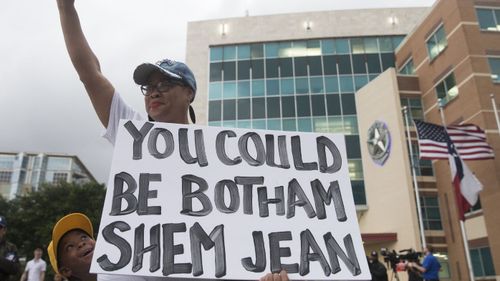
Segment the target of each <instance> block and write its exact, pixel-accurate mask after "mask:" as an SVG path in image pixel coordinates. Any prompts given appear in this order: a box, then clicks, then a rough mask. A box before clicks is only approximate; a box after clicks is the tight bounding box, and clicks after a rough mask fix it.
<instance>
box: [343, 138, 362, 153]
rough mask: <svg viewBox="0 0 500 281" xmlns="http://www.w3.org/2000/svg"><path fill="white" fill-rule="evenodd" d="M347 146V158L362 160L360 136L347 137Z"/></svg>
mask: <svg viewBox="0 0 500 281" xmlns="http://www.w3.org/2000/svg"><path fill="white" fill-rule="evenodd" d="M345 145H346V150H347V158H349V159H353V158H361V149H360V146H359V136H358V135H347V136H345Z"/></svg>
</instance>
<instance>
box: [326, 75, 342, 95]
mask: <svg viewBox="0 0 500 281" xmlns="http://www.w3.org/2000/svg"><path fill="white" fill-rule="evenodd" d="M338 79H339V78H338V77H337V76H325V87H326V92H327V93H338V92H339V80H338Z"/></svg>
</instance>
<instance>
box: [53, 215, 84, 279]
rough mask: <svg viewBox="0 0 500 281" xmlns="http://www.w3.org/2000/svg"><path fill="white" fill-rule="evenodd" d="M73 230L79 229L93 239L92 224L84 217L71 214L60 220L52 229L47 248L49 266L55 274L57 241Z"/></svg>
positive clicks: (57, 268) (56, 269)
mask: <svg viewBox="0 0 500 281" xmlns="http://www.w3.org/2000/svg"><path fill="white" fill-rule="evenodd" d="M73 229H81V230H83V231H85V232H86V233H87V234H88V235H89V236H90V237H92V239H94V230H93V228H92V223H91V222H90V220H89V218H88V217H87V216H86V215H84V214H81V213H72V214H69V215H67V216H64V217H63V218H61V219H60V220H59V221H58V222H57V223H56V225H54V228H53V229H52V241H50V243H49V246H48V247H47V252H48V254H49V259H50V264H51V265H52V268H53V269H54V271H55V272H56V273H59V267H58V265H57V247H58V246H59V240H61V238H62V237H63V236H64V234H66V233H67V232H69V231H71V230H73Z"/></svg>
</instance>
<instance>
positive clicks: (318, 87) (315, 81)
mask: <svg viewBox="0 0 500 281" xmlns="http://www.w3.org/2000/svg"><path fill="white" fill-rule="evenodd" d="M309 83H310V88H311V93H314V94H317V93H324V92H325V90H324V88H323V76H320V77H311V79H310V80H309Z"/></svg>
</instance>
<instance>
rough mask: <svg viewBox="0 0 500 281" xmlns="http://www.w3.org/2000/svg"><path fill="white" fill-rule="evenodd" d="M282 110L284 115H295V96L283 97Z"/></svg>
mask: <svg viewBox="0 0 500 281" xmlns="http://www.w3.org/2000/svg"><path fill="white" fill-rule="evenodd" d="M281 112H282V113H281V114H282V115H283V117H295V97H293V96H291V97H282V98H281ZM294 123H295V122H294Z"/></svg>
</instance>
